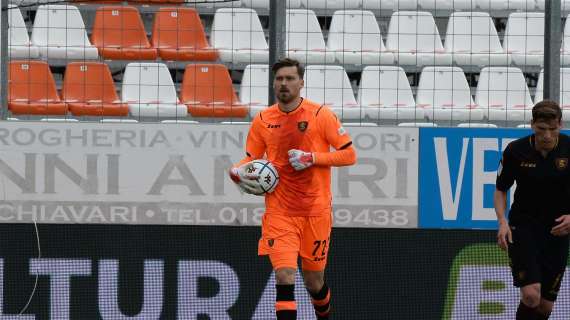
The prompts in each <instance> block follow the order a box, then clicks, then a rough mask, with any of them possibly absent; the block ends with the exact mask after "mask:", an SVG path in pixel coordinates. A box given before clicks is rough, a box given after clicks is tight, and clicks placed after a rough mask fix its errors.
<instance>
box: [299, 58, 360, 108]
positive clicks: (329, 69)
mask: <svg viewBox="0 0 570 320" xmlns="http://www.w3.org/2000/svg"><path fill="white" fill-rule="evenodd" d="M303 78H304V80H305V86H304V87H303V89H301V96H303V97H306V98H308V99H311V100H313V101H315V102H317V103H322V104H327V105H330V106H343V105H350V104H356V100H355V99H354V93H353V91H352V86H351V84H350V81H349V80H348V75H347V74H346V71H345V70H344V68H343V67H341V66H333V65H309V66H307V68H306V69H305V76H304V77H303Z"/></svg>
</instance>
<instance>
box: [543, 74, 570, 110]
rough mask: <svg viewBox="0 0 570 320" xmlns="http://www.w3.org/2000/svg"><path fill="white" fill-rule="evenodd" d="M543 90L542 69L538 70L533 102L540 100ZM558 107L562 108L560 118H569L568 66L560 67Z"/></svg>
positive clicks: (569, 75)
mask: <svg viewBox="0 0 570 320" xmlns="http://www.w3.org/2000/svg"><path fill="white" fill-rule="evenodd" d="M543 90H544V70H541V71H540V75H539V76H538V82H537V84H536V93H535V95H534V102H535V103H537V102H540V101H542V97H543V94H544V92H543ZM560 107H561V108H562V119H564V120H565V121H569V120H570V68H561V69H560Z"/></svg>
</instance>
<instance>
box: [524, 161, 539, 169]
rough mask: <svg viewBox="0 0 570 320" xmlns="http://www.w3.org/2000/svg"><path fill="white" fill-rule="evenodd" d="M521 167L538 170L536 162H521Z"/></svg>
mask: <svg viewBox="0 0 570 320" xmlns="http://www.w3.org/2000/svg"><path fill="white" fill-rule="evenodd" d="M520 166H521V167H523V168H536V163H534V162H526V161H521V164H520Z"/></svg>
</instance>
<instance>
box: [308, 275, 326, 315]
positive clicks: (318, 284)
mask: <svg viewBox="0 0 570 320" xmlns="http://www.w3.org/2000/svg"><path fill="white" fill-rule="evenodd" d="M303 280H304V282H305V287H306V288H307V291H309V294H310V295H311V298H312V302H313V307H314V308H315V314H316V315H317V319H319V320H326V319H328V318H329V313H330V303H331V294H330V290H329V288H328V286H327V285H326V284H325V272H324V271H310V270H303Z"/></svg>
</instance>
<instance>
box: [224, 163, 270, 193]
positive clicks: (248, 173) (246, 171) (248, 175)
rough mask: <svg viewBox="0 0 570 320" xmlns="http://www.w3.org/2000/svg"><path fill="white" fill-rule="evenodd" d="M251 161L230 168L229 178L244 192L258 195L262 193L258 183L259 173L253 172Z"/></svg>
mask: <svg viewBox="0 0 570 320" xmlns="http://www.w3.org/2000/svg"><path fill="white" fill-rule="evenodd" d="M254 171H255V169H254V168H253V162H248V163H245V164H243V165H241V166H239V167H232V168H231V169H230V172H229V174H230V178H231V179H232V181H233V182H235V183H236V184H237V185H238V187H239V188H240V189H241V190H242V191H243V192H245V193H249V194H254V195H259V194H263V188H261V185H260V184H259V181H258V179H259V175H258V174H257V173H255V172H254Z"/></svg>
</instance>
